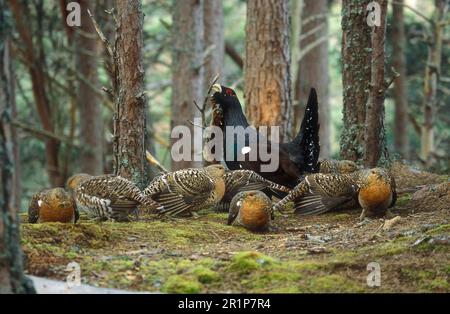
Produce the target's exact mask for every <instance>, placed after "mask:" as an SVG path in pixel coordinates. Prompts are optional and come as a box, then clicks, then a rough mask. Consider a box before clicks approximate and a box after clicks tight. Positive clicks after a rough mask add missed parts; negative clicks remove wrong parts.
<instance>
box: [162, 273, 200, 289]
mask: <svg viewBox="0 0 450 314" xmlns="http://www.w3.org/2000/svg"><path fill="white" fill-rule="evenodd" d="M201 290H202V285H201V284H200V283H199V282H198V281H197V280H193V279H191V278H189V277H185V276H179V275H175V276H170V277H169V278H168V279H167V281H166V283H165V284H164V286H163V291H164V292H167V293H199V292H200V291H201Z"/></svg>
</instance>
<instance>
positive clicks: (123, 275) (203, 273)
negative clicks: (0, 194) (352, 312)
mask: <svg viewBox="0 0 450 314" xmlns="http://www.w3.org/2000/svg"><path fill="white" fill-rule="evenodd" d="M412 202H414V197H411V195H403V196H402V197H401V201H400V202H399V203H398V205H397V206H396V207H395V208H393V210H392V212H393V214H395V215H400V216H401V217H402V218H401V220H400V222H399V223H398V224H396V225H395V226H394V227H392V229H390V230H383V229H382V228H381V226H382V225H383V221H382V220H370V221H366V222H364V223H358V216H359V213H360V212H359V211H358V210H346V211H338V212H334V213H327V214H324V215H319V216H311V217H295V216H292V215H286V216H283V215H281V214H280V213H278V214H277V216H276V219H275V221H274V222H273V224H272V228H271V230H270V231H268V232H266V233H252V232H249V231H247V230H245V229H242V228H239V227H234V226H227V225H226V219H227V215H226V214H218V213H209V214H205V215H202V216H201V217H199V218H196V219H194V218H180V219H173V220H157V219H148V220H145V221H139V222H132V223H114V222H102V223H96V222H91V221H88V220H86V219H82V220H81V221H80V222H79V223H77V224H75V225H72V224H59V223H47V224H34V225H32V224H27V223H23V224H22V225H21V232H22V233H21V236H22V247H23V250H24V252H25V258H26V267H27V271H28V273H29V274H33V275H37V276H43V277H49V278H53V279H60V280H64V279H65V277H66V276H67V272H66V271H65V269H66V265H67V264H68V263H69V262H72V261H75V262H77V263H79V264H80V267H81V276H82V280H83V282H84V283H87V284H91V285H95V286H101V287H110V288H120V289H126V290H135V291H155V292H168V293H174V292H181V293H205V292H275V293H297V292H450V287H449V276H450V259H449V257H450V254H449V253H450V251H449V245H448V241H449V234H450V224H449V217H450V216H449V206H450V205H448V206H447V207H446V208H439V209H436V210H433V211H421V210H420V208H417V206H416V207H415V206H414V204H413V203H412ZM411 208H414V210H411ZM24 218H25V217H24ZM370 262H378V263H379V264H380V268H381V286H380V287H376V288H371V287H368V286H367V283H366V278H367V275H368V274H369V271H367V264H368V263H370Z"/></svg>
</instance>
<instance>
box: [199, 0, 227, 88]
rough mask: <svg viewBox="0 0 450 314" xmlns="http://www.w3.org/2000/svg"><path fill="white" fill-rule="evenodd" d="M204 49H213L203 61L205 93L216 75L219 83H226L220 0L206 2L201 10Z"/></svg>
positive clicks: (207, 0)
mask: <svg viewBox="0 0 450 314" xmlns="http://www.w3.org/2000/svg"><path fill="white" fill-rule="evenodd" d="M203 20H204V23H203V25H204V35H205V37H204V38H205V44H204V46H205V49H211V47H214V48H213V49H212V50H211V52H210V53H209V55H208V56H207V57H206V60H205V77H204V78H205V79H204V85H205V87H204V90H205V91H206V90H207V89H208V87H209V84H211V81H212V80H213V78H214V76H216V74H219V75H220V82H222V84H224V82H225V81H226V77H225V73H224V71H223V65H224V56H225V38H224V25H223V8H222V1H220V0H206V1H205V2H204V8H203Z"/></svg>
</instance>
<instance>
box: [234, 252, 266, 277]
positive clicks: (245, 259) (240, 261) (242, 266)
mask: <svg viewBox="0 0 450 314" xmlns="http://www.w3.org/2000/svg"><path fill="white" fill-rule="evenodd" d="M274 263H275V260H274V259H273V258H271V257H269V256H266V255H263V254H261V253H259V252H254V251H250V252H241V253H238V254H236V255H235V256H233V260H232V262H231V264H230V269H231V270H232V271H236V272H238V273H250V272H252V271H254V270H257V269H260V268H262V267H266V266H268V265H272V264H274Z"/></svg>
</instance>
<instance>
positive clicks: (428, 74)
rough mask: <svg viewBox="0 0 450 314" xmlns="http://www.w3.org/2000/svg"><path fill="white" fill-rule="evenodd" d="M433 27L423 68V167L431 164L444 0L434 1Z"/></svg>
mask: <svg viewBox="0 0 450 314" xmlns="http://www.w3.org/2000/svg"><path fill="white" fill-rule="evenodd" d="M435 7H436V8H435V12H434V18H433V21H434V25H432V26H431V27H432V30H431V32H432V41H431V42H430V43H429V45H428V60H427V63H426V67H425V78H424V87H423V94H424V101H423V105H422V111H423V124H422V132H421V133H422V134H421V135H422V136H421V142H420V143H421V158H422V160H423V161H424V162H425V166H427V167H429V166H431V164H432V163H433V158H432V156H431V154H432V153H433V152H434V149H435V147H434V122H435V113H436V106H437V97H436V96H437V88H438V84H439V82H438V80H439V73H440V71H441V54H442V40H443V30H444V29H443V28H444V27H445V25H443V24H441V22H443V19H444V18H445V13H446V12H447V10H448V3H447V1H446V0H435Z"/></svg>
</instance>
